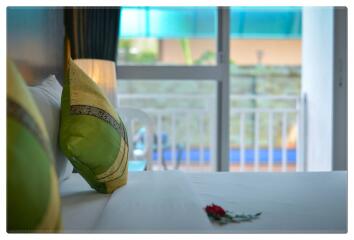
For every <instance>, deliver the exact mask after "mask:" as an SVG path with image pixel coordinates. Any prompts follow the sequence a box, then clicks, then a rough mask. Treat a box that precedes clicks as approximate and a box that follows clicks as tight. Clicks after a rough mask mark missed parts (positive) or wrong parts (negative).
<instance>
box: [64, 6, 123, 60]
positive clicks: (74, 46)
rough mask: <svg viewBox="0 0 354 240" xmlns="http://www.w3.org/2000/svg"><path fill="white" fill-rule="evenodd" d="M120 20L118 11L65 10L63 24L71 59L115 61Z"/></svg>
mask: <svg viewBox="0 0 354 240" xmlns="http://www.w3.org/2000/svg"><path fill="white" fill-rule="evenodd" d="M119 20H120V8H119V7H70V8H65V10H64V24H65V31H66V35H67V37H68V39H69V42H70V52H71V57H72V58H73V59H77V58H93V59H104V60H111V61H116V57H117V49H118V35H119Z"/></svg>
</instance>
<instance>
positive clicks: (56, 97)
mask: <svg viewBox="0 0 354 240" xmlns="http://www.w3.org/2000/svg"><path fill="white" fill-rule="evenodd" d="M29 89H30V91H31V93H32V96H33V98H34V100H35V101H36V103H37V106H38V109H39V111H40V112H41V114H42V116H43V119H44V122H45V125H46V127H47V130H48V135H49V139H50V141H51V144H52V149H53V152H54V155H55V160H56V161H55V165H56V171H57V175H58V178H59V180H60V181H61V182H62V181H64V180H65V179H67V178H69V177H70V175H71V173H72V171H73V166H72V165H71V163H70V162H69V161H68V159H67V158H66V157H65V156H64V154H63V153H62V152H61V151H60V149H59V142H58V137H59V136H58V133H59V121H60V102H61V92H62V90H63V88H62V86H61V85H60V83H59V82H58V80H57V79H56V77H55V76H54V75H50V76H48V77H47V78H46V79H44V80H43V81H42V82H41V83H40V84H39V85H37V86H33V87H29Z"/></svg>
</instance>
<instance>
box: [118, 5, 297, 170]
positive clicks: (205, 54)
mask: <svg viewBox="0 0 354 240" xmlns="http://www.w3.org/2000/svg"><path fill="white" fill-rule="evenodd" d="M121 18H122V19H121V27H120V41H119V48H118V53H119V54H118V67H117V76H118V89H119V95H118V98H119V100H120V105H121V106H126V107H138V108H142V109H143V110H145V111H147V112H149V114H150V115H151V116H152V117H153V118H154V121H155V123H156V126H155V128H156V131H155V136H156V139H155V148H154V152H153V159H154V161H155V162H154V164H155V168H156V169H163V164H166V166H165V167H166V168H169V169H170V168H174V167H175V166H176V163H177V162H178V161H180V160H181V161H180V162H181V163H183V164H181V165H180V169H183V170H197V171H200V170H206V171H213V170H218V171H220V170H223V171H227V170H229V169H231V170H232V171H239V170H242V171H245V170H250V171H253V170H256V171H258V170H260V171H262V170H265V171H268V170H270V171H277V170H283V171H292V170H295V169H296V170H301V169H300V168H299V167H298V166H299V165H298V162H299V153H298V152H299V151H300V150H301V149H300V147H299V141H301V139H300V137H301V136H300V135H299V133H300V132H301V124H300V123H301V121H300V115H299V112H300V110H301V99H300V97H299V90H300V71H301V54H300V52H301V51H300V50H301V8H297V7H267V8H263V7H236V8H227V7H219V8H216V7H174V8H170V7H127V8H123V10H122V14H121ZM206 102H207V103H208V104H207V106H205V104H206ZM182 112H183V113H182ZM172 116H174V117H172ZM182 122H183V123H182ZM200 123H202V124H200ZM299 124H300V125H299ZM138 129H139V127H138V128H137V131H138ZM203 134H204V135H203ZM187 136H188V137H187ZM187 156H188V157H187ZM268 159H272V161H268ZM198 164H199V168H198ZM203 164H204V165H203ZM295 164H296V165H295Z"/></svg>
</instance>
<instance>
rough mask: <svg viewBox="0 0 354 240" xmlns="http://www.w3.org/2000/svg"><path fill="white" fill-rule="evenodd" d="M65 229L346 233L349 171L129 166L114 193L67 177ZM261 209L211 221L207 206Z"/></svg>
mask: <svg viewBox="0 0 354 240" xmlns="http://www.w3.org/2000/svg"><path fill="white" fill-rule="evenodd" d="M61 194H62V218H63V225H64V230H65V231H66V232H115V233H127V232H129V233H142V232H143V233H151V232H157V233H160V232H161V233H162V232H169V233H175V232H180V233H187V232H195V233H208V232H213V233H214V232H215V233H218V232H229V233H294V232H296V233H300V232H301V233H308V232H311V233H320V232H346V229H347V224H346V219H347V173H346V172H322V173H182V172H178V171H166V172H163V171H161V172H134V173H129V180H128V184H127V185H126V186H124V187H122V188H121V189H119V190H117V191H115V192H114V193H113V194H112V195H105V194H99V193H96V192H94V190H91V189H90V187H89V186H88V185H87V183H86V182H85V181H84V180H83V179H82V178H81V177H80V175H78V174H72V177H70V179H68V180H67V181H65V182H64V183H62V185H61ZM210 203H215V204H220V205H222V206H223V207H225V208H226V209H228V210H230V211H233V212H235V213H243V212H244V213H256V212H258V211H262V212H263V214H262V216H261V217H260V219H258V220H255V221H253V222H252V223H242V224H228V225H225V226H217V225H213V224H211V223H210V222H209V221H208V218H207V216H206V214H205V213H204V212H203V210H202V208H203V207H204V206H205V205H207V204H210Z"/></svg>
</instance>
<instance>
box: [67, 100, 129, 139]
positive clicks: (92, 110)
mask: <svg viewBox="0 0 354 240" xmlns="http://www.w3.org/2000/svg"><path fill="white" fill-rule="evenodd" d="M70 112H71V113H72V114H76V115H89V116H94V117H97V118H99V119H101V120H103V121H105V122H106V123H108V124H109V125H111V126H112V127H113V128H114V129H116V130H117V131H118V133H119V134H120V135H121V136H122V137H123V139H124V141H125V142H126V143H128V136H127V131H126V129H125V126H124V124H123V123H122V122H119V123H118V122H117V121H116V120H115V119H114V117H112V116H111V115H110V114H109V113H107V112H106V111H104V110H102V109H100V108H98V107H93V106H88V105H71V106H70Z"/></svg>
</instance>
